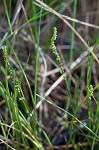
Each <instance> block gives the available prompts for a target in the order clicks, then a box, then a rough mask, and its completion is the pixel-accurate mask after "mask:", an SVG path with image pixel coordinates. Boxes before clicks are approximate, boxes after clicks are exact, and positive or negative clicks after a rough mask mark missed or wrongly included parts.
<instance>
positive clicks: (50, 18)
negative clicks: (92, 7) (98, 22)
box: [0, 0, 99, 150]
mask: <svg viewBox="0 0 99 150" xmlns="http://www.w3.org/2000/svg"><path fill="white" fill-rule="evenodd" d="M0 3H1V2H0ZM2 3H3V5H4V13H5V16H6V17H5V18H6V19H7V20H6V21H7V29H8V31H7V32H6V34H5V36H4V37H3V38H2V39H1V41H0V49H1V53H0V54H2V53H3V61H4V62H0V73H1V76H0V144H1V147H0V148H2V149H3V148H4V149H12V150H19V149H25V150H30V149H33V150H38V149H39V150H44V149H48V150H49V149H51V150H54V149H69V148H72V149H79V150H80V149H87V148H90V149H91V150H93V149H99V144H98V143H99V123H98V120H99V83H98V81H97V80H98V79H97V78H95V79H94V77H96V76H98V73H97V72H96V73H97V75H96V76H95V74H94V73H93V72H92V68H93V65H94V64H96V65H98V64H97V62H98V61H99V60H98V54H97V49H98V47H99V46H98V45H99V39H98V36H97V37H95V38H94V39H91V40H90V41H89V43H92V45H93V46H90V44H89V45H88V44H87V42H85V40H84V39H83V37H82V36H81V35H80V34H79V33H78V32H77V27H78V26H77V27H76V22H77V20H76V21H75V18H76V17H78V14H80V13H78V12H77V11H78V7H79V5H78V4H79V3H80V2H78V1H77V0H75V1H73V0H68V1H67V2H66V3H64V2H63V1H61V0H60V1H58V0H55V1H51V0H48V1H47V2H45V3H44V1H43V0H42V1H40V0H33V1H31V0H28V1H26V4H27V5H25V4H24V2H23V1H21V0H19V2H15V3H14V1H12V0H9V5H8V2H7V1H6V0H4V1H3V2H2ZM16 3H17V4H16ZM82 3H84V2H82ZM82 3H80V5H81V4H82ZM15 4H16V9H15V15H14V16H13V15H12V12H13V9H14V8H13V7H14V5H15ZM84 6H85V5H84ZM27 7H28V8H27ZM72 7H73V12H72V11H71V10H72V9H71V8H72ZM67 8H68V13H73V18H74V19H73V18H71V20H73V23H72V25H71V24H70V23H69V22H68V21H67V20H66V19H65V17H63V16H64V15H62V14H65V10H67ZM27 9H28V11H27ZM82 9H84V7H82ZM0 11H1V10H0ZM20 11H21V13H20ZM79 11H80V10H79ZM56 16H57V18H56ZM20 18H21V19H20ZM69 19H70V18H69ZM18 21H19V22H18ZM62 21H63V22H64V23H63V22H62ZM78 22H79V23H82V22H80V21H79V20H78ZM58 23H59V24H58ZM83 24H85V25H86V23H84V22H83ZM61 25H62V26H61ZM88 25H89V24H88V23H87V26H88ZM53 26H55V27H54V28H53ZM67 26H68V27H69V28H70V29H71V30H72V32H70V33H69V35H68V34H67V35H66V37H68V36H70V37H71V38H70V43H69V52H68V49H67V50H64V51H65V52H64V54H63V53H62V51H63V50H60V49H62V48H61V46H62V45H65V44H64V43H65V42H67V43H68V41H65V37H64V38H63V37H62V35H63V33H64V32H66V31H65V30H64V27H67ZM91 26H92V27H94V28H96V27H97V28H98V26H94V25H91ZM62 27H63V29H60V28H62ZM52 29H53V32H52ZM0 30H1V28H0ZM60 30H62V32H61V34H59V32H60ZM67 30H68V31H69V29H68V28H67ZM75 34H76V35H77V36H78V37H79V39H80V40H81V42H82V43H83V45H82V44H81V43H80V44H78V45H77V47H75V41H76V40H77V39H76V36H75V38H74V35H75ZM60 37H62V40H63V41H62V40H61V38H60ZM60 40H61V42H60ZM92 41H93V42H92ZM59 43H62V45H59ZM78 43H79V42H78ZM59 46H60V47H59ZM66 46H67V45H65V47H66ZM84 46H86V48H87V49H88V52H85V53H83V49H85V47H84ZM43 48H44V50H43ZM73 50H74V51H73ZM78 50H79V53H78ZM52 52H53V54H52ZM50 53H51V54H50ZM77 53H78V54H79V55H80V54H81V56H78V54H77ZM54 56H55V57H54ZM61 56H63V57H61ZM75 56H76V58H77V59H76V58H75ZM65 58H66V59H65ZM12 59H13V60H12ZM63 59H64V60H65V64H66V66H65V65H64V64H62V62H63ZM94 59H95V60H96V62H95V60H94ZM40 60H43V66H42V63H41V62H40ZM46 66H47V67H48V68H47V67H46ZM79 66H80V67H79ZM65 67H67V68H68V70H69V71H68V72H65ZM84 67H85V68H86V72H83V71H82V72H83V73H85V76H84V78H83V75H82V74H81V73H79V72H81V70H83V68H84ZM42 68H43V71H42ZM40 69H41V70H40ZM47 69H48V70H47ZM94 69H95V68H94ZM58 71H60V73H58ZM58 77H59V78H58ZM71 79H74V80H75V84H74V83H72V80H71ZM62 80H64V82H62V83H60V82H61V81H62ZM82 80H83V82H84V88H85V89H84V90H85V92H83V87H82ZM42 83H43V84H42ZM42 85H43V90H42V88H41V87H42ZM54 91H55V93H54ZM93 104H94V105H95V106H94V105H93ZM41 116H42V117H41ZM61 131H62V132H61ZM64 133H65V134H66V135H65V134H64ZM60 135H61V136H60ZM61 137H63V138H61ZM58 140H60V141H61V142H60V143H58V142H57V141H58ZM62 142H63V144H62Z"/></svg>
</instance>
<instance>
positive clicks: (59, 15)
mask: <svg viewBox="0 0 99 150" xmlns="http://www.w3.org/2000/svg"><path fill="white" fill-rule="evenodd" d="M35 1H36V2H38V3H39V4H40V5H42V6H43V8H44V9H46V10H47V11H49V12H51V13H53V14H54V15H56V16H57V17H59V18H60V19H61V20H62V21H63V22H64V23H66V24H67V25H68V27H70V29H71V30H72V31H73V32H74V33H75V34H76V35H77V37H78V38H79V39H80V40H81V41H82V43H83V44H84V45H85V46H86V48H87V50H88V51H89V52H90V53H91V54H92V56H93V57H94V59H95V60H96V61H97V63H98V64H99V60H98V58H97V57H96V55H95V54H94V53H93V51H90V47H89V46H88V44H87V43H86V41H85V40H84V39H83V38H82V37H81V35H80V34H79V33H78V32H77V31H76V30H75V29H74V28H73V27H72V25H71V24H70V23H69V22H68V21H67V20H66V19H64V18H63V17H62V15H61V14H59V13H58V12H57V11H55V10H54V9H52V8H51V7H49V6H48V5H47V4H45V3H43V2H42V1H40V0H35Z"/></svg>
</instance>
